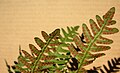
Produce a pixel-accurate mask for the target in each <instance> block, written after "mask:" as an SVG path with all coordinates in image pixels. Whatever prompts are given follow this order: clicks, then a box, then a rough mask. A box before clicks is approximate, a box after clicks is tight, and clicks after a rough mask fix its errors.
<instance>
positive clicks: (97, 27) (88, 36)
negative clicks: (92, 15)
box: [74, 7, 119, 73]
mask: <svg viewBox="0 0 120 73" xmlns="http://www.w3.org/2000/svg"><path fill="white" fill-rule="evenodd" d="M114 13H115V8H114V7H113V8H111V9H110V10H109V11H108V12H107V13H106V14H105V15H104V16H103V19H101V18H100V16H98V15H97V16H96V20H97V23H98V24H97V23H95V21H94V20H92V19H90V20H89V23H90V26H91V30H92V33H91V32H90V30H89V29H88V27H87V26H86V24H83V25H82V29H83V34H84V36H85V37H84V38H85V41H86V43H85V44H84V43H82V42H81V41H79V38H78V36H75V37H74V41H75V44H76V45H77V46H78V47H79V48H80V50H81V51H82V53H83V54H84V55H83V56H82V57H81V59H80V60H79V62H80V63H79V65H78V71H76V72H77V73H78V72H79V71H80V69H81V68H82V67H83V65H84V63H86V61H85V60H88V59H89V58H97V57H100V56H102V55H105V54H104V53H98V54H91V53H90V52H91V51H92V52H99V51H104V50H108V49H110V47H109V46H101V45H97V44H106V45H107V44H112V43H113V41H112V40H111V39H108V38H105V37H103V36H102V34H114V33H117V32H118V31H119V30H118V29H117V28H110V27H108V25H112V24H115V23H116V22H115V21H114V20H112V18H113V16H114Z"/></svg>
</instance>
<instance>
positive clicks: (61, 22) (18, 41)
mask: <svg viewBox="0 0 120 73" xmlns="http://www.w3.org/2000/svg"><path fill="white" fill-rule="evenodd" d="M113 6H114V7H116V14H115V17H114V19H115V20H117V24H116V25H115V27H118V28H119V29H120V26H119V25H120V7H119V6H120V0H0V73H7V69H6V66H5V62H4V59H7V61H8V62H9V63H10V65H12V64H13V61H14V60H16V58H17V56H18V46H19V45H21V46H22V49H26V50H29V48H28V44H29V43H32V44H35V42H34V37H35V36H39V37H41V36H40V35H41V34H40V31H42V30H44V31H46V32H48V33H49V32H51V31H53V30H54V29H55V28H66V26H75V25H79V26H80V28H81V24H82V23H87V24H88V21H89V19H90V18H92V19H95V15H96V14H98V15H100V16H102V15H103V14H105V13H106V12H107V11H108V10H109V9H110V8H111V7H113ZM88 26H89V24H88ZM80 33H81V30H80ZM112 36H113V37H112ZM110 38H112V39H113V40H114V43H113V44H112V45H111V47H112V49H111V50H109V51H106V52H105V53H106V56H104V57H102V58H99V59H97V60H96V62H94V64H92V65H90V66H88V67H87V68H90V67H92V66H93V65H96V66H100V65H103V64H107V60H109V59H111V58H113V57H119V56H120V55H119V53H120V52H119V51H120V48H119V45H120V40H119V38H120V33H117V34H114V35H111V36H110ZM35 45H36V44H35ZM36 46H37V45H36Z"/></svg>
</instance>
